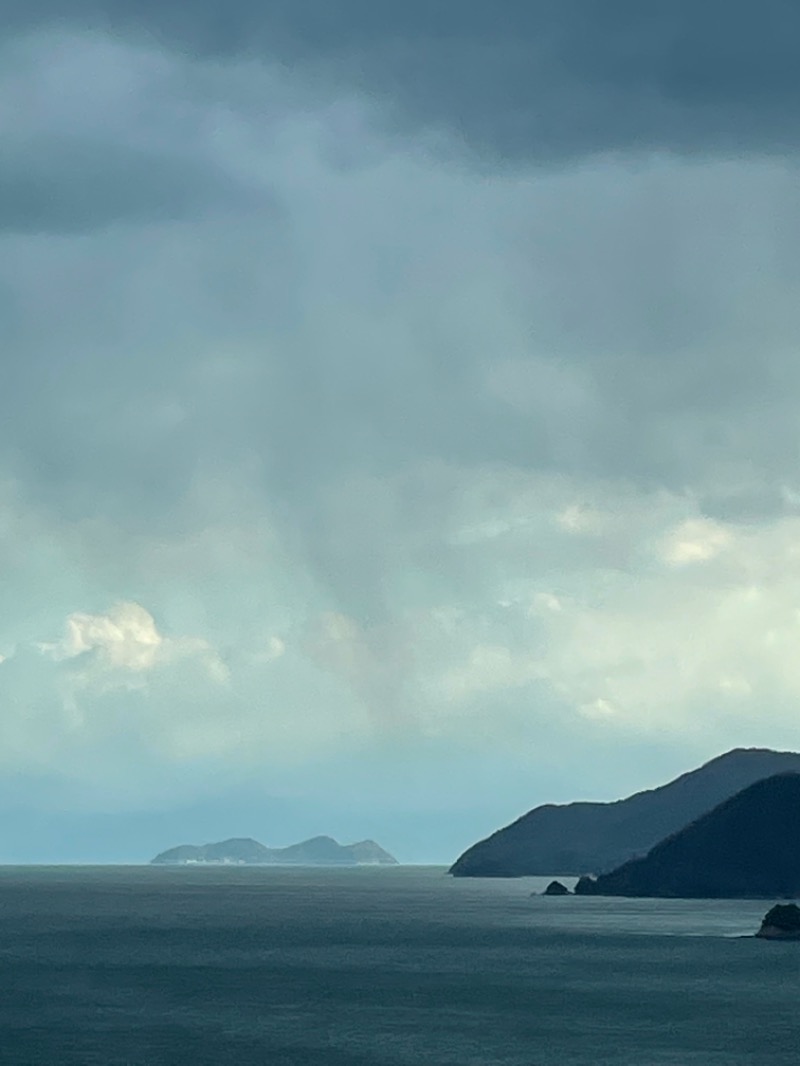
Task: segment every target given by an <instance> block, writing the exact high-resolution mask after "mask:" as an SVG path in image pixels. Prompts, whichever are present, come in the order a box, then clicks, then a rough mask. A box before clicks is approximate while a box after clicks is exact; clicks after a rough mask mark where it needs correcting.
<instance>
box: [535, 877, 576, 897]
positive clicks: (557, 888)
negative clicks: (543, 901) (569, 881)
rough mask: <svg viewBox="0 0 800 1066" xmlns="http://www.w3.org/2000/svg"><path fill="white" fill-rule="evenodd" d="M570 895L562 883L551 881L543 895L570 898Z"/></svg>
mask: <svg viewBox="0 0 800 1066" xmlns="http://www.w3.org/2000/svg"><path fill="white" fill-rule="evenodd" d="M569 894H570V891H569V889H568V888H567V886H566V885H562V884H561V882H560V881H551V882H550V884H549V885H548V886H547V888H546V889H545V890H544V892H543V893H542V895H543V896H568V895H569Z"/></svg>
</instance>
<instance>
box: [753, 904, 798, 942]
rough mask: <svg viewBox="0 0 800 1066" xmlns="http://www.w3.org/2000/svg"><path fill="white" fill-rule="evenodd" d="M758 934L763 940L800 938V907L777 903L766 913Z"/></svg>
mask: <svg viewBox="0 0 800 1066" xmlns="http://www.w3.org/2000/svg"><path fill="white" fill-rule="evenodd" d="M756 936H757V937H761V939H762V940H800V907H798V906H797V904H796V903H785V904H780V903H777V904H776V905H775V906H774V907H773V908H772V910H769V911H767V913H766V914H765V915H764V920H763V922H762V923H761V928H760V929H759V931H758V932H757V933H756Z"/></svg>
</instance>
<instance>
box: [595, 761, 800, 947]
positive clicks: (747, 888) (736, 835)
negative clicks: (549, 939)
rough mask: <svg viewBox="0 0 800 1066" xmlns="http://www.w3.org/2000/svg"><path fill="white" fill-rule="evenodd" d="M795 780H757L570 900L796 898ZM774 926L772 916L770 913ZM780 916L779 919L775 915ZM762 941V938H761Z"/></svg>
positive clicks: (798, 788) (798, 810)
mask: <svg viewBox="0 0 800 1066" xmlns="http://www.w3.org/2000/svg"><path fill="white" fill-rule="evenodd" d="M798 825H800V774H778V775H777V776H775V777H769V778H767V779H766V780H764V781H757V782H756V783H755V784H754V785H750V787H749V788H746V789H744V790H743V791H741V792H739V793H737V794H736V795H735V796H733V797H731V798H730V799H728V800H726V801H725V802H724V803H721V804H720V805H719V806H718V807H715V808H714V810H712V811H709V812H708V813H707V814H704V815H703V816H702V817H701V818H698V819H697V821H695V822H693V823H692V824H691V825H688V826H686V827H685V828H684V829H682V830H680V832H678V833H675V834H673V835H672V836H670V837H667V839H666V840H663V841H661V843H660V844H657V845H656V846H655V847H654V848H652V849H651V851H650V852H648V854H647V855H645V856H644V857H642V858H639V859H633V860H631V861H629V862H626V863H623V865H622V866H620V867H619V868H618V869H616V870H612V871H611V872H610V873H607V874H601V875H600V876H599V877H596V878H591V877H582V878H581V879H580V881H579V882H578V884H577V885H576V886H575V894H576V895H579V896H580V895H591V896H646V897H660V898H681V899H769V898H773V899H775V898H777V899H792V898H797V897H800V837H799V836H798V833H797V827H798ZM770 915H771V917H772V919H773V923H772V924H774V919H775V917H776V912H774V911H773V912H770ZM778 915H779V916H782V915H783V912H782V911H781V909H780V908H779V910H778ZM762 935H765V934H763V933H762Z"/></svg>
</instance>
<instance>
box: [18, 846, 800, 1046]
mask: <svg viewBox="0 0 800 1066" xmlns="http://www.w3.org/2000/svg"><path fill="white" fill-rule="evenodd" d="M546 882H547V879H544V878H527V879H520V880H513V881H477V880H475V881H473V880H454V879H451V878H448V877H447V876H445V873H444V869H443V868H411V867H405V868H403V867H401V868H393V869H367V868H361V869H356V870H321V869H317V870H308V869H306V870H298V869H259V868H210V867H206V868H188V869H187V868H181V869H165V868H160V869H153V868H147V867H117V868H109V867H106V868H75V867H73V868H66V867H61V868H58V867H50V868H46V867H42V868H32V867H27V868H22V867H19V868H4V869H2V870H0V898H1V899H2V909H1V910H0V923H1V924H2V937H1V938H0V981H1V982H2V987H3V996H2V997H1V998H0V1032H2V1034H3V1035H2V1062H3V1064H4V1066H23V1064H24V1066H40V1064H45V1063H47V1064H49V1063H58V1064H67V1066H93V1064H98V1066H100V1064H102V1066H181V1064H183V1063H192V1064H193V1066H200V1064H205V1063H208V1064H209V1066H210V1064H212V1063H213V1064H218V1063H236V1064H237V1066H250V1064H253V1066H255V1064H262V1063H269V1064H270V1066H272V1064H277V1066H406V1064H408V1066H411V1064H414V1066H417V1064H420V1063H424V1064H425V1066H445V1064H447V1066H473V1064H474V1066H487V1064H498V1066H538V1064H540V1063H541V1064H542V1066H544V1064H548V1066H549V1064H550V1063H553V1062H562V1063H568V1064H569V1066H583V1064H589V1063H592V1064H593V1066H598V1064H600V1066H602V1064H608V1066H612V1064H613V1066H687V1064H693V1063H698V1064H699V1063H703V1064H709V1063H710V1064H712V1066H723V1064H724V1066H744V1064H747V1066H767V1064H769V1066H784V1064H786V1066H788V1064H790V1063H791V1064H792V1066H794V1064H795V1063H796V1061H797V1046H798V1038H800V1023H798V1017H797V1009H796V1002H797V990H798V987H799V986H800V949H799V948H798V945H796V944H794V945H793V944H774V943H770V944H766V943H763V942H761V941H758V940H754V939H749V938H748V937H749V934H752V933H753V932H754V931H755V930H756V929H757V928H758V924H759V921H760V918H761V917H762V916H763V913H764V911H765V909H766V904H765V903H764V902H763V901H761V902H758V901H744V902H742V901H708V902H706V901H680V900H675V901H659V900H613V899H591V898H589V899H587V898H580V897H566V898H543V897H531V892H532V891H534V890H541V888H543V887H544V885H545V884H546Z"/></svg>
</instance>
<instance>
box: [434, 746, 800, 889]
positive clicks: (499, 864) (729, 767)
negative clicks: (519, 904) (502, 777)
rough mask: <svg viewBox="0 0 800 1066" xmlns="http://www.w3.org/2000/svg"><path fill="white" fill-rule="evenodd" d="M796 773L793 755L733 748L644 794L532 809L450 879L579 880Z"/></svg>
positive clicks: (480, 846)
mask: <svg viewBox="0 0 800 1066" xmlns="http://www.w3.org/2000/svg"><path fill="white" fill-rule="evenodd" d="M787 772H792V773H800V754H797V753H795V752H777V751H768V750H762V749H737V750H734V751H730V752H728V753H727V754H725V755H720V756H719V757H718V758H716V759H713V760H712V761H711V762H709V763H706V764H705V765H704V766H701V767H700V768H699V769H697V770H693V771H691V772H690V773H687V774H683V775H682V776H681V777H678V778H676V780H674V781H671V782H669V783H668V784H666V785H662V786H661V787H660V788H656V789H652V790H650V791H647V792H639V793H637V794H636V795H634V796H630V797H628V798H627V799H622V800H617V801H616V802H614V803H570V804H567V805H564V806H555V805H552V804H550V805H546V806H543V807H537V808H535V809H534V810H532V811H529V812H528V814H525V815H523V816H522V817H521V818H519V819H518V820H517V821H516V822H514V823H512V824H511V825H509V826H506V827H505V828H503V829H499V830H498V831H497V832H496V833H493V834H492V836H490V837H488V838H487V839H486V840H482V841H480V842H479V843H477V844H474V845H473V846H472V847H471V848H469V849H468V850H467V851H465V852H464V854H463V855H462V856H461V857H460V858H459V859H458V860H457V861H456V862H455V863H454V865H453V866H452V867H451V869H450V873H452V874H453V875H454V876H456V877H524V876H530V875H534V876H536V875H538V876H546V875H548V874H554V875H555V874H561V875H574V876H579V875H580V874H585V873H587V872H593V873H599V872H601V871H607V870H611V869H614V868H615V867H617V866H619V865H621V864H622V863H624V862H625V861H627V860H628V859H630V858H631V857H633V856H635V855H644V854H645V853H646V852H648V851H649V850H650V849H651V848H652V847H653V846H654V845H655V844H657V843H658V841H660V840H663V839H664V837H666V836H669V835H670V834H671V833H675V832H677V830H679V829H682V828H683V827H684V826H685V825H688V824H689V823H690V822H692V821H694V820H695V819H696V818H698V817H700V815H702V814H704V813H705V812H706V811H709V810H711V808H712V807H715V806H717V805H718V804H719V803H722V802H723V801H724V800H726V799H728V798H729V797H730V796H733V795H734V794H735V793H737V792H739V791H741V789H743V788H746V787H747V786H748V785H751V784H752V783H753V782H755V781H758V780H761V779H763V778H766V777H770V776H772V775H774V774H779V773H787Z"/></svg>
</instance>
